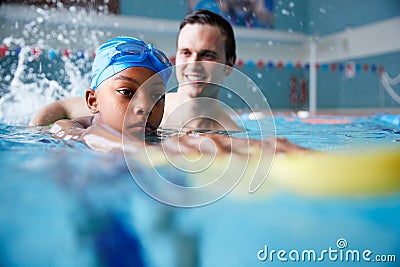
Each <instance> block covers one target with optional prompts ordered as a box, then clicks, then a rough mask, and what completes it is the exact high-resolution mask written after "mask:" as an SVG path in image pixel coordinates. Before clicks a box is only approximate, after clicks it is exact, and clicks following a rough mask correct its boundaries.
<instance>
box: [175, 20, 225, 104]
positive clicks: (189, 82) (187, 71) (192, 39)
mask: <svg viewBox="0 0 400 267" xmlns="http://www.w3.org/2000/svg"><path fill="white" fill-rule="evenodd" d="M225 38H226V37H225V36H224V35H222V34H221V31H220V29H219V28H218V27H217V26H211V25H202V24H186V25H185V26H184V27H183V28H182V29H181V31H180V33H179V36H178V42H177V46H178V47H177V53H176V76H177V80H178V82H179V84H180V85H183V84H186V86H185V87H183V88H182V90H183V91H184V92H185V94H187V95H188V96H190V97H199V96H206V97H215V96H217V95H218V89H217V87H215V86H212V85H211V84H210V83H214V84H221V83H222V81H223V79H224V77H225V76H226V75H229V73H230V71H231V69H230V68H229V67H227V66H225V65H221V64H226V57H225ZM214 63H220V64H214Z"/></svg>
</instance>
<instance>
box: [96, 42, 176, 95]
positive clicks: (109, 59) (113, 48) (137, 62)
mask: <svg viewBox="0 0 400 267" xmlns="http://www.w3.org/2000/svg"><path fill="white" fill-rule="evenodd" d="M103 66H104V67H103ZM171 66H172V65H171V62H170V61H169V59H168V57H167V56H166V55H165V54H164V53H163V52H162V51H160V50H158V49H156V48H154V47H153V45H152V44H146V43H145V42H143V41H142V40H140V39H136V38H132V37H117V38H114V39H111V40H109V41H108V42H106V43H105V44H103V45H102V46H101V47H100V48H99V51H98V53H97V55H96V58H95V60H94V62H93V67H92V78H91V88H92V89H94V90H95V89H96V88H97V87H98V86H99V85H100V84H101V83H102V82H103V81H105V80H106V79H108V78H110V77H111V76H113V75H115V74H116V73H118V72H121V71H123V70H125V69H127V68H130V67H142V68H147V69H150V70H152V71H154V72H156V73H158V74H159V75H160V76H161V78H162V79H163V81H164V84H165V85H166V84H167V83H168V79H169V77H170V76H171V70H170V67H171ZM165 69H167V70H165Z"/></svg>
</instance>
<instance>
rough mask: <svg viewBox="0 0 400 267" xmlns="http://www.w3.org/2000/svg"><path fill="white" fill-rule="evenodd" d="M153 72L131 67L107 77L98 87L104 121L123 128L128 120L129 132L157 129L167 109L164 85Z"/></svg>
mask: <svg viewBox="0 0 400 267" xmlns="http://www.w3.org/2000/svg"><path fill="white" fill-rule="evenodd" d="M154 74H155V73H154V71H152V70H149V69H146V68H141V67H132V68H128V69H126V70H124V71H121V72H119V73H117V74H115V75H114V76H112V77H110V78H109V79H108V80H106V81H104V82H103V83H102V84H101V85H100V86H99V88H98V89H97V90H96V91H95V95H96V105H97V110H98V112H99V113H100V116H101V119H102V121H103V123H104V124H105V125H107V126H110V127H112V128H114V129H115V130H117V131H120V132H122V130H123V125H124V120H125V125H124V126H125V133H126V134H133V133H143V132H152V131H155V130H156V129H157V128H158V126H159V124H160V122H161V119H162V116H163V112H164V97H163V96H164V93H165V87H164V83H163V81H162V79H161V78H160V77H159V76H158V75H156V76H153V75H154ZM152 76H153V78H151V79H150V80H149V81H147V80H148V79H149V78H150V77H152ZM146 81H147V82H146ZM145 82H146V83H145ZM143 83H145V84H144V85H143ZM142 85H143V86H142ZM140 86H142V87H140ZM139 87H140V89H139ZM131 101H132V103H131V104H130V105H129V103H130V102H131ZM128 106H129V110H128ZM125 116H126V118H125Z"/></svg>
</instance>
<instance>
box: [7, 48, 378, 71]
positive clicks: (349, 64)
mask: <svg viewBox="0 0 400 267" xmlns="http://www.w3.org/2000/svg"><path fill="white" fill-rule="evenodd" d="M21 49H22V48H21V47H20V46H13V47H10V46H7V45H5V44H1V45H0V59H1V58H5V57H7V56H12V55H19V53H20V52H21ZM30 53H31V55H32V56H33V57H34V59H35V60H39V59H40V58H41V57H43V56H45V57H47V58H48V59H49V60H54V59H56V58H57V57H60V56H61V57H66V58H71V59H88V60H93V59H94V57H95V56H96V53H95V51H85V50H77V51H74V50H71V49H68V48H67V49H63V50H61V51H60V50H57V49H51V48H39V47H30ZM170 61H171V63H172V64H175V57H174V56H172V57H170ZM236 67H238V68H240V69H241V68H243V67H247V68H250V69H251V68H257V69H259V70H263V69H266V70H271V69H274V68H276V69H278V70H293V69H297V70H301V69H303V70H305V71H309V70H310V64H309V63H308V62H300V61H296V62H292V61H286V62H285V61H284V60H277V61H273V60H268V61H265V60H263V59H257V60H247V61H245V60H243V59H241V58H238V59H237V61H236ZM313 68H314V69H315V70H317V71H320V72H331V73H335V72H343V73H345V74H346V73H347V74H349V73H351V76H352V75H353V74H354V75H355V74H356V73H361V72H364V73H368V72H369V73H377V74H379V75H380V74H382V72H383V71H384V67H383V66H382V65H379V64H375V63H372V64H367V63H363V64H361V63H359V62H354V61H346V62H332V63H322V64H320V63H315V65H314V66H313Z"/></svg>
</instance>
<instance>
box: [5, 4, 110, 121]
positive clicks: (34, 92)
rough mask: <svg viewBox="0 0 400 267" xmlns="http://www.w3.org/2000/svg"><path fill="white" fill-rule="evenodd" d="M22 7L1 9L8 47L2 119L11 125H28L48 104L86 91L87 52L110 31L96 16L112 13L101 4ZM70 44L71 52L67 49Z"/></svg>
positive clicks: (87, 77) (87, 74)
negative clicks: (100, 26)
mask: <svg viewBox="0 0 400 267" xmlns="http://www.w3.org/2000/svg"><path fill="white" fill-rule="evenodd" d="M22 7H23V9H21V13H23V14H25V15H23V16H21V15H19V14H18V12H10V11H8V13H13V14H10V15H8V14H6V13H7V12H5V11H4V9H3V11H2V14H1V16H2V17H3V16H4V18H5V20H4V21H5V24H4V25H2V26H1V29H2V33H1V34H0V40H2V43H3V44H5V45H6V46H7V47H8V48H9V50H8V54H7V55H6V57H5V58H0V65H1V68H0V74H1V78H0V123H5V124H11V125H26V124H27V123H28V122H29V119H30V117H31V116H32V115H33V114H34V112H35V111H37V110H38V109H39V108H41V107H43V106H44V105H45V104H48V103H51V102H54V101H56V100H59V99H63V98H66V97H72V96H79V95H82V92H84V90H85V89H86V88H88V86H89V78H90V68H91V61H92V58H91V56H88V55H89V54H91V53H93V52H94V51H95V50H96V48H97V47H98V45H99V44H100V43H102V42H103V41H104V39H106V38H108V37H110V36H111V33H110V32H107V31H103V30H100V29H97V28H95V27H93V24H94V23H93V20H95V19H96V18H97V19H98V16H99V15H100V16H102V15H103V14H108V13H109V12H108V8H107V7H106V6H105V7H102V8H99V7H98V8H97V10H98V11H100V12H96V11H95V10H93V9H90V10H84V9H82V8H75V7H70V8H68V9H67V8H65V7H63V6H58V7H57V8H54V7H34V6H31V7H29V6H22ZM22 7H21V8H22ZM18 10H19V9H18ZM95 12H96V17H94V16H91V14H94V13H95ZM66 49H68V51H71V53H70V54H67V55H65V54H64V53H63V51H67V50H66ZM77 51H78V52H79V53H78V54H77Z"/></svg>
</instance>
